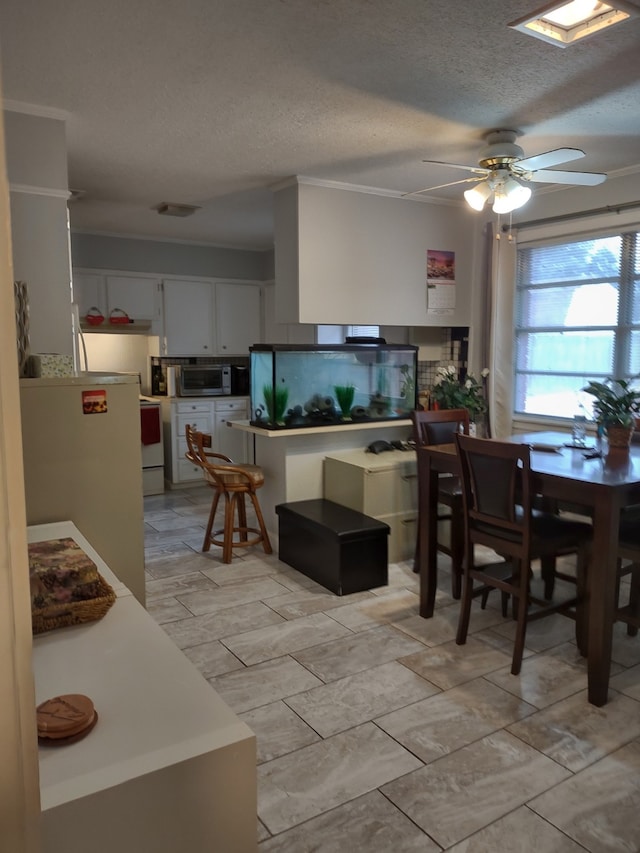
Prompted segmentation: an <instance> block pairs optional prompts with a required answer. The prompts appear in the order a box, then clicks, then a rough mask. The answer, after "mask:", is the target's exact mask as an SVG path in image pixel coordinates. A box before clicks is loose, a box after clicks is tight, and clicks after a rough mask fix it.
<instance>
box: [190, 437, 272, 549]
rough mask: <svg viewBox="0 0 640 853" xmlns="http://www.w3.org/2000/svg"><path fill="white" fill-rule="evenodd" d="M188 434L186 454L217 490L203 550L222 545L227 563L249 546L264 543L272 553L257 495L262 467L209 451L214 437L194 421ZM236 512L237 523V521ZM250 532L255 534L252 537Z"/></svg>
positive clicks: (262, 483) (262, 477) (260, 482)
mask: <svg viewBox="0 0 640 853" xmlns="http://www.w3.org/2000/svg"><path fill="white" fill-rule="evenodd" d="M185 435H186V439H187V448H188V450H187V453H186V454H185V455H186V457H187V459H189V461H190V462H194V463H195V464H196V465H198V466H199V467H200V468H202V472H203V475H204V478H205V480H206V482H207V483H208V485H209V486H211V488H212V489H214V491H215V494H214V496H213V501H212V502H211V511H210V512H209V520H208V522H207V529H206V531H205V534H204V542H203V545H202V550H203V551H208V550H209V549H210V548H211V546H212V545H217V546H219V547H220V548H222V561H223V562H224V563H230V562H231V559H232V556H233V549H234V548H248V547H250V546H252V545H258V544H259V543H262V547H263V548H264V551H265V554H271V553H272V548H271V542H270V541H269V534H268V533H267V528H266V526H265V523H264V518H263V516H262V510H261V508H260V503H259V501H258V496H257V495H256V490H257V489H259V488H260V487H261V486H262V485H264V472H263V470H262V468H260V466H259V465H236V464H235V463H234V462H233V460H232V459H229V457H228V456H224V454H222V453H213V452H211V451H208V450H206V449H205V448H207V447H211V436H210V435H207V434H206V433H202V432H199V431H197V430H194V429H192V428H191V425H190V424H187V427H186V430H185ZM245 495H248V496H249V500H250V501H251V503H252V504H253V508H254V510H255V513H256V519H257V522H258V527H249V526H248V525H247V510H246V505H245ZM221 497H222V498H224V526H223V527H222V529H220V530H214V529H213V525H214V521H215V517H216V512H217V509H218V504H219V502H220V498H221ZM236 515H237V518H238V523H237V524H235V519H236ZM250 533H251V534H254V535H253V536H252V537H251V538H250V537H249V534H250ZM234 534H237V536H236V535H234Z"/></svg>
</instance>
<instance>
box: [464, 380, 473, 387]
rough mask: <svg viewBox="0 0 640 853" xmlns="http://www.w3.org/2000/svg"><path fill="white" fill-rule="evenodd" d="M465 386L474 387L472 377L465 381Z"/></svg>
mask: <svg viewBox="0 0 640 853" xmlns="http://www.w3.org/2000/svg"><path fill="white" fill-rule="evenodd" d="M464 387H465V388H467V389H469V388H472V387H473V382H472V381H471V380H470V379H467V380H466V382H465V383H464Z"/></svg>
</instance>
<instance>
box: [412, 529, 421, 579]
mask: <svg viewBox="0 0 640 853" xmlns="http://www.w3.org/2000/svg"><path fill="white" fill-rule="evenodd" d="M413 571H414V574H416V575H417V574H418V572H419V571H420V534H418V535H417V536H416V549H415V551H414V554H413Z"/></svg>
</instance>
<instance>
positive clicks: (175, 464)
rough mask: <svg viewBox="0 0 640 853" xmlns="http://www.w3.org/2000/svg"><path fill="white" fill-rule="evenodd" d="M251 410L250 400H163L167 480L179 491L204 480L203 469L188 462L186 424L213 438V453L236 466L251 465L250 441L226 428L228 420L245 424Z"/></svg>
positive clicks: (245, 398) (242, 433)
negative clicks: (218, 454)
mask: <svg viewBox="0 0 640 853" xmlns="http://www.w3.org/2000/svg"><path fill="white" fill-rule="evenodd" d="M248 410H249V398H248V397H222V398H219V399H212V398H206V399H205V398H201V399H197V398H188V399H187V398H184V399H181V400H180V399H170V400H169V399H168V400H163V401H162V422H163V432H164V448H165V478H166V479H167V480H168V481H169V483H170V484H171V485H172V486H178V487H179V486H183V485H193V484H194V483H198V482H201V481H202V479H203V475H202V470H201V469H200V467H199V466H198V465H194V464H193V462H189V460H188V459H186V458H185V454H186V452H187V441H186V438H185V430H186V426H187V424H191V426H193V427H194V428H195V429H197V430H198V431H199V432H205V433H209V434H210V435H211V436H212V445H211V450H212V452H213V453H223V454H224V455H225V456H229V457H230V458H231V459H233V461H234V462H248V461H249V437H248V436H247V434H246V433H244V432H238V431H237V430H231V429H229V427H228V426H227V421H229V420H246V419H247V418H248Z"/></svg>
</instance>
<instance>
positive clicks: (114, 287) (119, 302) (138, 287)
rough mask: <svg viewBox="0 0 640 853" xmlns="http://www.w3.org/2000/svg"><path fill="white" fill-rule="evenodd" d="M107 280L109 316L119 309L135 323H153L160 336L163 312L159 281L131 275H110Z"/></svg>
mask: <svg viewBox="0 0 640 853" xmlns="http://www.w3.org/2000/svg"><path fill="white" fill-rule="evenodd" d="M106 279H107V311H108V312H109V314H110V313H111V312H112V311H115V310H116V309H118V308H119V309H120V310H121V311H124V312H125V313H126V314H128V316H129V317H130V319H132V320H133V321H134V323H139V322H151V324H152V326H153V331H155V333H156V334H159V333H160V320H161V316H162V311H161V298H160V289H159V281H158V279H157V278H147V277H146V276H131V275H108V276H107V277H106Z"/></svg>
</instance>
